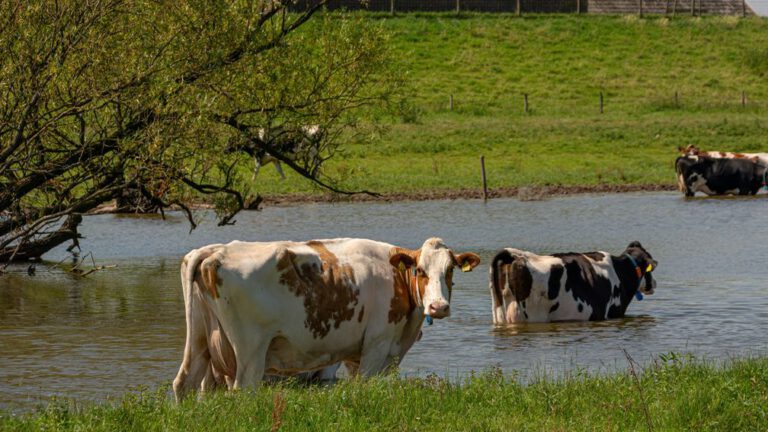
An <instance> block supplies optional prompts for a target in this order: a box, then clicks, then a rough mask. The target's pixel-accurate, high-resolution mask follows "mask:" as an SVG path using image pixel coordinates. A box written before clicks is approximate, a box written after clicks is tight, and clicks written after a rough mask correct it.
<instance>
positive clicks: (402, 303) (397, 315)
mask: <svg viewBox="0 0 768 432" xmlns="http://www.w3.org/2000/svg"><path fill="white" fill-rule="evenodd" d="M392 272H393V276H394V281H395V283H394V294H393V296H392V300H391V301H390V302H389V315H388V320H387V321H388V322H389V323H394V324H397V323H398V322H400V320H402V319H403V318H405V317H407V316H408V315H409V314H410V313H411V312H412V311H413V309H414V308H415V307H416V302H415V300H414V298H413V297H412V295H411V293H410V289H409V287H408V285H409V283H408V282H406V281H407V280H409V281H411V282H412V281H414V280H415V278H413V277H412V276H410V273H411V272H410V271H409V269H405V270H398V269H397V268H394V267H393V268H392ZM406 278H408V279H406Z"/></svg>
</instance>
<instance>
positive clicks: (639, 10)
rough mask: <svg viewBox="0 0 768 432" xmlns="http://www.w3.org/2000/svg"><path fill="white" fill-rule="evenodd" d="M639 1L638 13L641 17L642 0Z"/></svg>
mask: <svg viewBox="0 0 768 432" xmlns="http://www.w3.org/2000/svg"><path fill="white" fill-rule="evenodd" d="M639 3H640V7H639V9H638V14H639V15H640V18H642V17H643V0H640V1H639Z"/></svg>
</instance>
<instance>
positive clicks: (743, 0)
mask: <svg viewBox="0 0 768 432" xmlns="http://www.w3.org/2000/svg"><path fill="white" fill-rule="evenodd" d="M745 16H747V0H741V17H742V18H744V17H745Z"/></svg>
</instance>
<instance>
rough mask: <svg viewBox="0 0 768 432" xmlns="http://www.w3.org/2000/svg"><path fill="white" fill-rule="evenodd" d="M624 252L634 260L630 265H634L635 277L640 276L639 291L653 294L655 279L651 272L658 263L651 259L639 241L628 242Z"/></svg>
mask: <svg viewBox="0 0 768 432" xmlns="http://www.w3.org/2000/svg"><path fill="white" fill-rule="evenodd" d="M624 253H625V254H626V255H627V256H629V257H631V258H632V260H634V261H633V262H632V265H633V266H635V265H636V267H635V272H636V274H637V277H638V278H640V284H639V286H640V287H639V291H640V292H641V293H643V294H647V295H650V294H653V290H654V289H656V280H654V279H653V274H652V273H653V271H654V270H656V267H658V265H659V263H658V262H657V261H656V260H655V259H653V257H652V256H651V254H650V253H648V251H647V250H645V248H644V247H643V245H641V244H640V242H639V241H633V242H632V243H630V244H629V246H627V250H625V251H624Z"/></svg>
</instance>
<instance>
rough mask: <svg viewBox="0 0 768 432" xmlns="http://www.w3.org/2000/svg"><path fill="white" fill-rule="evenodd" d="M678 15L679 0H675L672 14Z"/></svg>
mask: <svg viewBox="0 0 768 432" xmlns="http://www.w3.org/2000/svg"><path fill="white" fill-rule="evenodd" d="M676 15H677V0H675V2H674V3H672V16H673V17H674V16H676Z"/></svg>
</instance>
